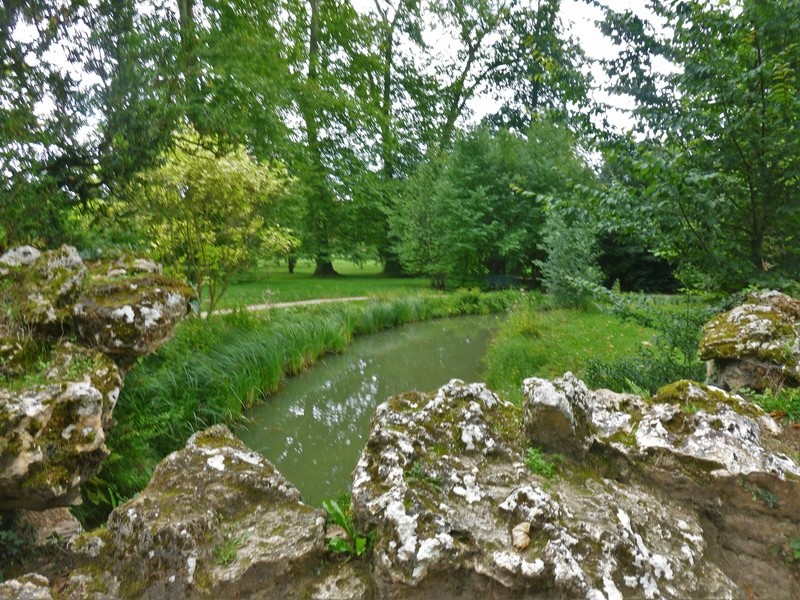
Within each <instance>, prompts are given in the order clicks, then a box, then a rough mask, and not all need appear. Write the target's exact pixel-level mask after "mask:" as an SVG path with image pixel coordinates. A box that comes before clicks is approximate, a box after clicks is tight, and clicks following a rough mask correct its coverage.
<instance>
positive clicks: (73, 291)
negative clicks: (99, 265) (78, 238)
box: [0, 246, 86, 333]
mask: <svg viewBox="0 0 800 600" xmlns="http://www.w3.org/2000/svg"><path fill="white" fill-rule="evenodd" d="M0 263H2V264H3V265H6V266H4V267H2V269H0V287H2V289H3V294H2V295H3V296H8V297H7V298H4V299H5V303H6V304H10V305H12V310H13V311H14V319H15V321H17V322H18V323H20V324H22V325H25V326H29V327H33V328H36V329H41V330H45V331H48V332H56V333H58V332H60V331H61V330H62V329H64V328H65V325H64V323H63V322H64V321H65V320H68V319H69V316H70V311H69V308H70V305H71V303H72V302H74V301H75V299H76V298H77V296H78V294H79V293H80V290H81V287H82V285H83V282H84V278H85V277H86V266H85V265H84V264H83V261H82V260H81V257H80V256H79V255H78V252H77V250H75V248H73V247H72V246H62V247H61V248H59V249H58V250H50V251H47V252H44V253H40V252H38V250H35V249H34V248H30V247H22V248H16V249H13V250H9V251H8V252H6V253H5V254H3V256H1V257H0ZM67 328H68V327H67Z"/></svg>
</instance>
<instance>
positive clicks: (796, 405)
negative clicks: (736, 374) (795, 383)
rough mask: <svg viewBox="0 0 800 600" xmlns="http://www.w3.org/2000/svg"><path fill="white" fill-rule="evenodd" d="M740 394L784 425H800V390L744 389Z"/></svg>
mask: <svg viewBox="0 0 800 600" xmlns="http://www.w3.org/2000/svg"><path fill="white" fill-rule="evenodd" d="M740 393H741V394H742V395H743V396H745V397H746V398H748V399H749V400H752V401H753V402H755V403H756V404H758V405H759V406H760V407H761V408H763V409H764V410H765V411H767V412H768V413H770V414H772V415H773V416H774V417H776V418H777V419H778V420H780V421H783V422H784V423H800V388H788V387H782V388H779V389H777V390H774V391H773V390H770V389H766V390H764V391H763V392H754V391H753V390H748V389H744V390H740Z"/></svg>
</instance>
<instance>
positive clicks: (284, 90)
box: [0, 0, 800, 290]
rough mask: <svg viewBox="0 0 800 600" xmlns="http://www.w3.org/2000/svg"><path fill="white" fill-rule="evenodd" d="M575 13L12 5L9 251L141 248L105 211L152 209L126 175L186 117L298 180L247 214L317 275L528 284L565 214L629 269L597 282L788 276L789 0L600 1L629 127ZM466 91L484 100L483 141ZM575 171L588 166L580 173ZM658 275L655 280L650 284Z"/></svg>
mask: <svg viewBox="0 0 800 600" xmlns="http://www.w3.org/2000/svg"><path fill="white" fill-rule="evenodd" d="M586 3H587V5H591V6H593V7H597V6H598V3H596V2H593V1H591V0H587V2H586ZM562 9H563V7H562V3H561V2H560V0H542V1H540V2H536V3H527V2H520V1H518V0H465V1H458V2H451V1H449V0H445V1H439V0H399V1H398V2H385V1H383V0H376V2H374V3H372V4H369V5H362V4H361V3H353V2H351V0H308V1H304V2H295V1H293V0H268V1H266V2H254V1H252V0H234V1H232V2H219V1H217V0H182V1H181V2H178V3H177V4H176V5H173V4H172V3H168V2H164V1H163V0H122V1H114V2H111V1H110V0H98V1H97V2H88V3H87V2H83V1H80V0H60V1H59V2H53V3H46V2H32V3H14V2H12V3H7V4H6V5H4V8H3V9H2V12H0V27H1V28H2V30H3V34H4V35H3V38H4V44H3V46H2V54H1V55H0V61H1V62H2V65H3V69H2V71H0V116H1V117H2V118H0V165H2V169H3V172H4V179H3V183H2V184H0V185H2V193H1V194H0V220H2V228H0V248H5V247H8V246H11V245H15V244H19V243H24V242H33V243H35V244H37V245H40V246H48V245H53V244H57V243H60V242H63V241H73V242H76V243H78V244H79V245H81V246H83V247H93V248H94V249H98V248H100V249H103V248H107V247H109V246H115V245H125V246H140V247H145V248H146V247H148V246H149V243H148V241H147V240H145V239H143V237H142V236H141V235H140V236H136V235H131V231H130V230H129V229H126V228H120V227H116V228H115V227H113V226H112V225H113V224H114V219H116V218H117V216H118V214H119V212H118V211H116V210H111V209H110V208H109V206H110V205H111V204H110V202H109V200H110V199H114V200H116V201H118V202H122V203H126V202H132V203H134V204H135V205H136V206H137V208H143V207H144V205H143V204H142V202H141V199H142V196H141V194H136V193H135V190H137V189H141V188H140V187H138V184H141V182H142V181H143V180H144V181H146V180H147V178H148V177H149V176H152V174H153V173H154V172H157V171H158V170H159V169H164V168H165V167H164V166H163V164H162V163H164V161H165V160H167V159H168V157H169V156H171V155H172V154H171V153H173V148H174V147H175V144H176V140H177V139H180V137H181V136H180V135H178V136H176V135H175V134H176V132H180V131H184V130H185V129H186V128H187V127H189V128H191V129H193V130H195V131H197V132H199V133H198V134H199V135H200V136H202V137H203V139H214V143H215V144H218V149H217V150H214V152H215V153H216V155H217V156H219V157H223V156H225V155H226V153H227V152H228V151H229V150H231V151H236V152H242V151H244V152H246V153H247V155H248V157H249V158H250V159H252V160H253V161H255V162H257V163H259V164H275V162H276V161H277V162H280V163H281V164H283V165H285V168H286V175H287V177H289V178H292V180H293V181H294V185H293V186H292V188H291V190H290V193H289V194H288V195H287V202H285V203H281V204H277V205H273V206H272V207H271V208H270V209H268V210H266V209H265V210H263V211H262V210H259V211H258V212H259V215H260V217H261V218H263V224H264V226H265V227H274V226H278V225H280V226H282V227H284V228H291V229H292V230H293V231H294V232H295V233H296V238H295V239H294V240H293V241H292V243H291V244H288V245H286V246H285V251H286V253H287V256H290V257H291V259H292V261H294V260H295V259H296V258H298V257H308V258H311V259H313V260H314V261H315V263H316V272H317V273H318V274H320V275H326V274H332V273H334V269H333V262H332V261H333V259H334V258H335V257H347V258H351V259H354V260H356V261H363V260H368V259H372V258H376V259H379V260H380V261H382V262H383V264H384V266H385V268H386V270H387V271H398V270H400V269H402V268H404V269H405V270H406V271H411V272H414V273H418V274H424V275H427V276H429V277H430V278H431V280H432V281H433V283H434V284H435V285H439V286H446V285H458V284H464V283H470V284H472V283H476V282H480V283H488V284H489V285H492V284H493V283H497V282H501V283H505V284H508V283H510V282H517V281H518V279H517V278H519V277H523V278H526V279H532V280H534V281H536V280H538V278H539V277H540V275H541V272H540V265H545V264H547V263H546V262H543V261H545V260H546V258H547V254H548V251H549V249H550V248H555V247H557V245H558V243H557V242H556V241H555V240H552V239H551V240H550V241H546V240H545V239H544V237H543V231H544V229H545V228H546V226H545V225H544V222H545V210H544V207H545V205H548V204H551V205H554V206H556V207H557V209H558V211H559V212H561V213H562V214H563V215H564V220H565V222H566V223H567V227H566V228H564V229H563V231H564V232H565V233H569V234H572V233H575V232H573V231H572V229H571V227H570V224H571V223H573V222H580V223H582V224H584V225H586V226H587V229H589V230H591V231H592V233H593V235H597V236H600V238H601V239H602V240H605V241H608V240H613V251H614V252H615V253H616V254H614V256H623V257H630V260H629V259H628V258H626V259H625V260H622V261H616V263H614V264H612V263H613V262H614V261H613V259H608V260H606V263H605V266H606V278H607V280H608V281H613V280H615V279H619V280H620V281H621V282H623V287H626V288H628V287H631V286H633V287H637V288H650V289H675V287H676V286H675V284H674V282H672V279H671V277H672V273H671V272H672V270H673V269H677V275H678V277H679V279H680V281H681V283H682V284H683V285H686V286H690V287H705V288H710V289H720V288H724V289H729V290H733V289H738V288H740V287H742V286H744V285H747V284H751V283H762V282H769V283H771V284H773V285H774V284H787V282H788V280H791V279H793V278H794V277H795V276H796V275H797V270H798V267H797V265H798V264H800V261H798V260H797V259H798V258H800V256H799V255H800V248H798V241H797V239H796V236H795V231H796V229H797V227H798V225H800V223H798V222H797V219H798V216H797V215H798V214H800V210H798V208H800V206H798V205H797V202H798V200H797V194H795V193H794V191H793V190H794V188H796V187H797V184H798V170H799V168H798V164H797V161H798V158H797V157H798V156H800V147H798V144H799V143H800V142H798V136H796V135H793V131H794V127H795V124H796V122H797V121H798V119H799V118H800V100H799V98H800V94H798V89H800V50H798V42H797V41H796V40H797V39H800V8H798V4H797V3H796V2H793V1H791V0H775V1H770V2H766V1H764V0H736V1H725V2H719V1H716V0H691V1H682V2H675V1H667V0H649V1H648V2H647V3H646V4H645V5H642V6H636V7H634V8H632V9H631V10H627V11H623V12H614V11H613V10H610V9H604V11H605V16H604V20H603V21H602V30H603V32H604V33H605V34H606V35H607V36H608V39H609V41H610V43H611V44H612V45H615V46H616V48H617V49H618V51H619V52H618V54H617V55H615V56H612V58H610V59H606V60H605V61H604V65H605V67H606V71H607V72H608V75H609V77H610V78H611V79H610V81H611V89H610V90H609V91H611V92H612V93H619V94H625V95H627V96H629V97H630V98H631V99H632V100H633V102H634V107H633V109H632V110H631V112H630V115H629V116H630V120H629V124H630V128H629V130H627V131H621V132H620V131H617V130H614V129H612V128H611V127H610V126H609V125H608V123H607V120H606V119H604V118H597V117H603V115H602V110H603V107H602V105H600V104H597V103H593V102H592V100H591V98H592V97H593V96H592V94H590V91H591V89H592V83H593V82H592V79H591V77H590V75H589V72H590V69H589V66H590V61H589V59H588V58H587V56H586V55H585V54H584V52H583V50H582V49H581V47H580V45H579V44H578V43H577V41H576V40H575V39H574V38H573V37H571V36H570V34H569V32H568V30H567V28H566V27H565V25H564V20H563V10H562ZM445 48H446V49H447V50H446V51H445ZM477 98H493V99H494V100H495V104H494V107H493V108H492V109H490V110H488V111H487V114H485V116H484V123H483V125H482V126H479V127H475V126H474V125H472V124H470V119H471V118H472V116H473V115H472V112H471V111H472V107H473V106H474V101H475V100H476V99H477ZM473 121H474V119H473ZM595 142H599V143H598V144H597V145H595V144H594V143H595ZM592 152H599V153H595V154H591V153H592ZM587 156H593V158H592V162H593V164H594V165H595V167H596V171H597V174H595V173H593V172H592V171H591V170H590V169H588V168H587V167H586V165H585V164H584V162H585V161H584V160H582V159H579V158H578V157H587ZM545 197H546V198H548V200H545V199H544V198H545ZM553 199H555V202H553ZM578 206H579V207H580V211H579V214H578V216H577V217H576V213H575V208H576V207H578ZM143 216H145V217H146V215H143ZM553 218H554V219H555V217H553ZM553 222H554V223H555V224H558V221H557V220H554V221H553ZM253 223H254V227H255V226H260V225H259V223H260V222H259V221H258V220H257V219H254V220H253ZM548 229H549V228H548ZM551 237H552V235H551ZM565 243H566V244H568V243H569V241H568V240H567V241H566V242H565ZM554 244H555V245H554ZM562 245H564V244H562ZM608 247H609V246H606V248H608ZM636 257H638V258H636ZM640 258H641V259H642V260H639V259H640ZM648 261H649V266H648ZM658 261H661V262H658ZM584 262H585V261H584ZM588 266H589V267H591V265H588ZM650 268H654V269H656V270H657V271H658V272H659V275H658V276H659V277H662V275H663V283H661V284H659V285H658V286H654V285H652V284H651V282H650V281H649V279H648V277H647V275H646V274H647V273H648V272H650V271H649V270H648V269H650ZM638 269H642V271H641V272H637V270H638ZM643 274H644V278H645V279H646V280H643ZM573 275H574V276H575V277H576V278H578V279H580V278H581V277H583V276H584V274H580V273H574V274H573Z"/></svg>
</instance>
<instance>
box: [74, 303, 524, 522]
mask: <svg viewBox="0 0 800 600" xmlns="http://www.w3.org/2000/svg"><path fill="white" fill-rule="evenodd" d="M519 298H520V294H519V293H517V292H496V293H489V294H481V293H477V292H471V291H462V292H456V293H454V294H451V295H447V296H444V295H442V296H413V297H402V298H395V299H391V300H385V301H371V302H369V303H353V304H338V305H325V306H317V307H309V308H304V309H294V310H286V311H273V312H268V313H261V314H253V313H246V312H237V313H233V314H230V315H224V316H218V317H213V318H210V319H202V320H201V319H190V320H188V321H185V322H183V323H181V324H180V326H179V327H178V329H177V331H176V335H175V338H174V339H173V340H172V341H170V342H169V343H168V344H166V345H165V346H164V347H163V348H162V349H161V350H159V351H158V352H156V353H155V354H153V355H151V356H148V357H146V358H145V359H143V360H142V361H141V362H140V363H139V364H138V365H136V366H135V367H134V368H133V369H132V370H131V371H130V373H128V375H127V377H126V379H125V386H124V388H123V390H122V393H121V395H120V398H119V401H118V403H117V407H116V409H115V411H114V417H115V419H116V421H117V425H116V426H115V427H114V428H113V429H112V430H111V432H110V433H109V437H108V440H107V444H108V447H109V448H110V449H111V451H112V454H111V456H110V457H109V458H108V459H107V460H106V462H105V463H104V465H103V469H102V470H101V472H100V473H99V474H98V475H97V476H96V477H95V478H94V479H93V480H92V481H91V482H89V483H88V484H87V485H85V486H84V488H83V492H84V504H83V506H81V507H78V508H77V509H76V512H77V514H78V516H79V518H81V519H82V520H83V521H84V522H85V523H87V524H89V525H97V524H99V523H100V522H102V520H103V519H104V518H105V516H106V515H107V513H108V511H109V510H110V509H112V508H113V507H114V506H115V505H116V504H118V503H119V502H121V501H122V500H124V499H126V498H129V497H131V496H132V495H133V494H135V493H136V492H138V491H139V490H141V489H142V488H143V487H144V486H145V485H146V484H147V482H148V481H149V479H150V476H151V475H152V472H153V469H154V468H155V466H156V465H157V464H158V462H159V461H160V460H161V459H162V458H163V457H164V456H166V455H167V454H168V453H169V452H172V451H173V450H176V449H178V448H180V447H182V446H183V445H184V444H185V442H186V439H187V438H188V437H189V436H190V435H191V434H192V433H193V432H195V431H197V430H199V429H202V428H204V427H207V426H209V425H212V424H215V423H228V424H235V423H236V421H237V420H238V419H239V418H240V417H241V415H242V413H243V411H244V410H246V409H247V408H248V407H249V406H251V405H252V404H254V403H255V402H258V401H259V400H260V399H261V398H263V397H264V396H265V395H268V394H270V393H272V392H274V391H275V390H276V389H277V388H278V386H279V385H280V382H281V380H282V379H283V378H284V377H286V376H289V375H293V374H295V373H298V372H300V371H302V370H304V369H306V368H307V367H309V366H310V365H312V364H313V363H314V362H315V361H316V360H317V359H318V358H319V357H320V356H322V355H323V354H325V353H329V352H340V351H342V350H343V349H344V347H345V346H346V345H347V344H348V343H349V342H350V340H351V339H352V338H353V337H354V336H357V335H362V334H367V333H373V332H376V331H379V330H381V329H386V328H390V327H395V326H398V325H402V324H405V323H411V322H415V321H422V320H426V319H432V318H437V317H445V316H456V315H466V314H488V313H492V312H500V311H503V310H505V309H507V308H508V307H510V306H511V305H512V303H514V302H515V301H518V300H519Z"/></svg>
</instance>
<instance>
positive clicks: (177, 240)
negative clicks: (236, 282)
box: [130, 128, 293, 310]
mask: <svg viewBox="0 0 800 600" xmlns="http://www.w3.org/2000/svg"><path fill="white" fill-rule="evenodd" d="M176 138H177V139H176V141H175V143H174V145H173V147H172V148H171V149H170V150H169V151H168V152H167V153H166V154H165V156H164V157H163V160H162V163H161V164H160V165H159V166H158V167H155V168H153V169H150V170H148V171H146V172H144V173H143V174H142V176H141V177H140V178H139V181H138V182H137V185H136V188H135V190H134V191H133V192H131V201H130V203H131V207H130V208H131V210H132V211H133V216H132V221H133V223H134V225H138V226H139V227H140V228H141V230H142V231H143V234H144V237H145V239H148V240H149V241H150V243H151V245H152V248H153V253H154V254H155V255H156V257H157V258H158V259H159V260H161V261H162V262H164V263H165V264H167V265H170V266H171V268H173V269H176V270H178V272H179V273H180V274H181V275H183V277H184V278H185V279H187V280H188V281H189V282H190V283H191V284H192V285H194V287H195V289H196V290H197V291H198V293H199V294H200V298H201V300H202V297H203V294H202V292H203V291H204V290H207V291H208V296H209V303H208V305H209V310H214V308H215V307H216V305H217V302H218V301H219V298H220V296H221V295H222V294H223V293H224V292H225V290H226V289H227V287H228V284H229V283H230V281H231V278H232V277H234V276H235V275H236V274H237V273H238V272H240V271H242V270H243V269H245V268H247V267H249V266H252V265H253V264H254V263H255V262H256V259H257V258H262V259H263V258H266V257H268V256H270V255H273V256H274V255H275V254H277V253H280V252H286V251H287V250H288V249H289V248H290V247H291V246H292V243H293V238H292V236H291V232H290V231H288V230H285V229H280V228H278V227H276V226H275V225H274V224H271V223H267V222H266V221H265V219H264V216H263V213H264V211H265V207H266V206H268V205H269V204H270V202H274V201H275V199H276V197H280V196H281V195H282V194H283V193H284V187H285V185H286V180H285V176H284V174H283V172H282V169H281V168H280V167H279V166H278V167H274V168H269V167H268V166H267V165H259V164H258V163H257V162H255V161H254V160H253V159H252V158H251V157H250V156H248V155H247V152H246V150H245V149H244V148H243V147H242V146H236V147H233V148H229V149H227V150H225V151H224V152H222V151H220V149H219V148H218V147H217V146H216V144H214V143H213V141H212V140H211V139H209V138H207V137H201V136H199V135H198V134H197V132H195V131H194V129H191V128H190V129H187V130H183V131H181V132H179V134H177V135H176Z"/></svg>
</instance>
